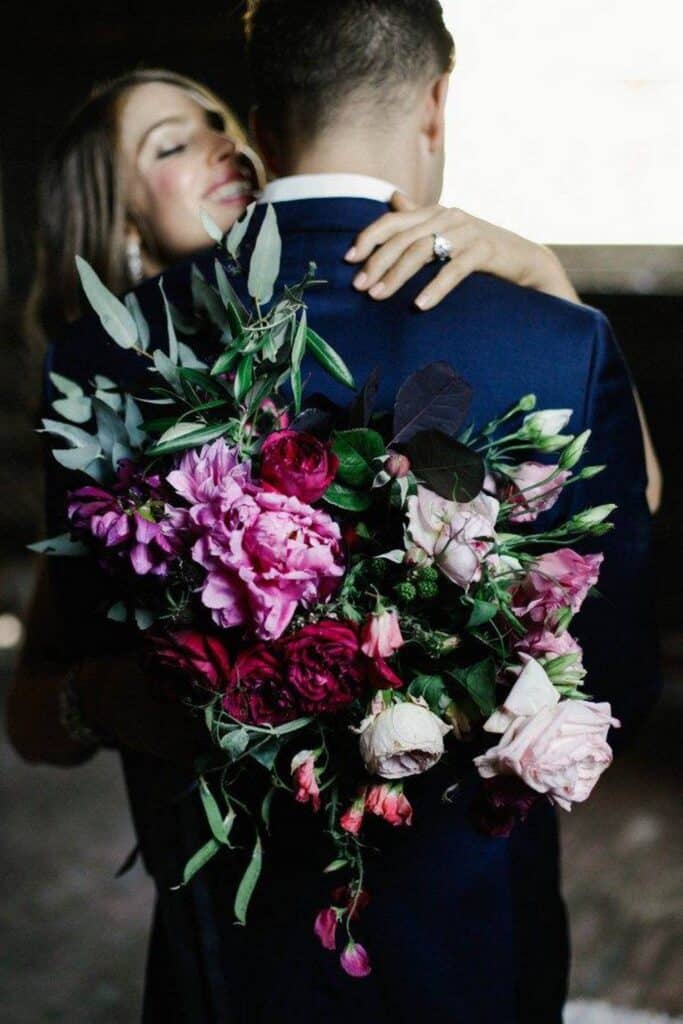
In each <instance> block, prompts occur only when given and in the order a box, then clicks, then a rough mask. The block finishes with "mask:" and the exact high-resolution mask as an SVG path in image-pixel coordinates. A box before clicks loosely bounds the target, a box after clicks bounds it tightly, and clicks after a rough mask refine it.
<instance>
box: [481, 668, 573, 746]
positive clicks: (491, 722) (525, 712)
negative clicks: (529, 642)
mask: <svg viewBox="0 0 683 1024" xmlns="http://www.w3.org/2000/svg"><path fill="white" fill-rule="evenodd" d="M520 658H521V659H522V662H523V665H522V667H521V670H520V671H519V676H518V678H517V682H516V683H515V685H514V686H513V687H512V689H511V690H510V692H509V693H508V695H507V697H506V698H505V700H504V701H503V703H502V704H501V705H500V707H498V708H496V710H495V711H494V712H493V714H492V715H491V716H490V717H489V718H488V719H487V720H486V722H485V723H484V730H485V732H501V733H502V732H505V731H506V729H507V728H508V727H509V726H510V725H511V724H512V722H514V721H515V720H516V719H517V718H519V717H520V716H523V717H525V718H532V717H533V716H534V715H536V714H538V712H539V711H541V710H543V708H550V707H553V705H555V704H557V702H558V701H559V699H560V694H559V692H558V691H557V690H556V689H555V687H554V686H553V684H552V683H551V681H550V679H549V678H548V673H547V672H546V670H545V669H544V668H543V666H542V665H541V664H539V662H537V661H535V660H534V659H533V658H530V657H529V656H528V655H526V654H521V655H520Z"/></svg>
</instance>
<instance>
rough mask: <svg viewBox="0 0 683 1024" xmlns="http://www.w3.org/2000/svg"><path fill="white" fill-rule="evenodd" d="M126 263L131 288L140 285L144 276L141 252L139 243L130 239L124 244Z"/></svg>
mask: <svg viewBox="0 0 683 1024" xmlns="http://www.w3.org/2000/svg"><path fill="white" fill-rule="evenodd" d="M126 263H127V265H128V276H129V278H130V281H131V284H132V285H133V287H135V285H138V284H140V282H141V281H142V279H143V277H144V276H145V274H144V271H143V269H142V250H141V249H140V243H139V242H138V241H137V240H135V239H131V240H130V241H129V242H127V243H126Z"/></svg>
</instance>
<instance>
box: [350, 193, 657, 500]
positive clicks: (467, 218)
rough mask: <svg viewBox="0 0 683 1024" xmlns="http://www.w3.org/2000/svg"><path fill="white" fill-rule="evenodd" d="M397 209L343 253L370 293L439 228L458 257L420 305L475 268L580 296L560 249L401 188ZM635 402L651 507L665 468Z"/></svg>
mask: <svg viewBox="0 0 683 1024" xmlns="http://www.w3.org/2000/svg"><path fill="white" fill-rule="evenodd" d="M391 203H392V206H393V208H394V212H393V213H386V214H384V216H382V217H379V218H378V219H377V220H376V221H374V222H373V223H372V224H370V225H369V226H368V227H367V228H365V230H364V231H362V232H361V233H360V234H359V235H358V237H357V239H356V241H355V242H354V245H353V247H352V249H350V250H349V252H348V253H347V254H346V258H347V260H348V261H349V262H351V263H364V265H363V267H362V268H361V270H359V272H358V274H357V275H356V277H355V279H354V285H355V287H356V288H358V289H359V290H360V291H366V292H368V293H369V294H370V295H371V296H372V298H373V299H378V300H382V299H388V298H389V297H390V296H391V295H393V294H394V293H395V292H397V291H398V289H399V288H401V287H402V286H403V285H404V284H405V283H406V281H409V280H410V278H411V277H413V276H414V275H415V274H417V273H418V271H419V270H421V269H422V267H424V266H425V265H426V264H427V263H431V262H432V260H433V253H432V244H433V235H434V233H437V234H440V235H443V236H444V237H445V238H447V239H448V241H449V242H450V243H451V245H452V246H453V256H452V258H451V259H450V260H449V261H448V262H447V263H444V265H443V267H442V268H441V270H440V271H439V272H438V274H436V275H435V276H434V278H433V279H432V281H430V283H429V284H428V285H427V286H426V287H425V288H423V289H422V291H421V292H420V293H419V295H417V297H416V299H415V304H416V305H417V306H418V307H419V308H420V309H422V310H428V309H431V308H432V307H433V306H436V305H438V304H439V302H441V301H442V299H444V298H445V297H446V295H448V294H449V293H450V292H451V291H453V289H454V288H456V287H457V285H459V284H460V282H461V281H463V280H464V279H465V278H466V277H467V276H468V275H469V274H471V273H473V271H475V270H481V271H484V272H486V273H489V274H495V275H496V276H497V277H501V278H503V279H504V280H507V281H512V282H513V283H514V284H519V285H522V286H524V287H526V288H534V289H535V290H536V291H540V292H545V293H546V294H547V295H554V296H556V297H557V298H560V299H567V300H568V301H569V302H577V303H578V302H581V299H580V298H579V296H578V295H577V293H576V290H575V289H574V286H573V285H572V283H571V281H570V280H569V278H568V276H567V274H566V272H565V270H564V268H563V266H562V264H561V263H560V261H559V259H558V258H557V256H556V255H555V253H554V252H553V251H552V250H551V249H549V248H547V246H545V245H538V244H537V243H536V242H531V241H529V239H527V238H522V237H521V235H516V234H514V232H512V231H506V230H505V229H504V228H500V227H498V226H497V225H495V224H489V223H488V221H485V220H480V219H479V218H478V217H473V216H471V215H470V214H468V213H465V212H464V211H463V210H458V209H447V208H446V207H443V206H429V207H418V206H416V205H415V203H413V202H412V200H410V199H408V198H407V196H405V195H403V193H402V192H395V193H394V195H393V196H392V200H391ZM635 397H636V404H637V407H638V415H639V416H640V424H641V428H642V432H643V445H644V448H645V460H646V464H647V475H648V487H647V499H648V504H649V506H650V511H651V512H653V513H654V512H656V511H657V510H658V509H659V506H660V504H661V499H662V473H661V468H660V465H659V460H658V459H657V454H656V452H655V449H654V445H653V443H652V437H651V435H650V429H649V427H648V424H647V420H646V418H645V412H644V410H643V406H642V403H641V401H640V397H639V395H638V393H637V392H636V396H635Z"/></svg>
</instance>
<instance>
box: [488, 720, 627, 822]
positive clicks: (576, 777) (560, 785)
mask: <svg viewBox="0 0 683 1024" xmlns="http://www.w3.org/2000/svg"><path fill="white" fill-rule="evenodd" d="M610 726H615V727H618V726H619V722H618V721H617V719H615V718H613V717H612V710H611V708H610V705H609V704H607V703H602V704H593V703H591V702H589V701H583V700H564V701H561V702H560V703H559V704H555V705H554V707H544V708H542V710H540V711H539V712H537V714H535V715H533V716H532V717H524V716H520V717H518V718H515V719H514V721H513V722H512V723H511V724H510V725H509V727H508V728H507V729H506V731H505V733H504V734H503V736H502V737H501V739H500V741H499V743H498V745H497V746H495V747H492V748H491V749H490V750H487V751H486V753H485V754H482V755H481V756H480V757H477V758H475V760H474V763H475V765H476V766H477V769H478V771H479V774H480V775H481V776H482V777H483V778H485V779H489V778H493V777H494V776H496V775H516V776H518V777H519V778H520V779H521V780H522V781H523V782H524V783H526V785H527V786H529V787H530V788H531V789H533V790H535V791H536V792H537V793H545V794H546V795H547V796H548V797H549V799H550V800H551V802H552V803H555V804H558V805H559V806H560V807H562V808H563V809H564V810H567V811H569V810H571V805H572V803H580V802H581V801H583V800H586V799H587V798H588V797H589V796H590V793H591V791H592V789H593V787H594V786H595V784H596V782H597V781H598V779H599V778H600V776H601V774H602V773H603V772H604V770H605V769H606V768H607V767H608V765H609V764H611V761H612V750H611V747H610V746H609V744H608V742H607V733H608V731H609V728H610Z"/></svg>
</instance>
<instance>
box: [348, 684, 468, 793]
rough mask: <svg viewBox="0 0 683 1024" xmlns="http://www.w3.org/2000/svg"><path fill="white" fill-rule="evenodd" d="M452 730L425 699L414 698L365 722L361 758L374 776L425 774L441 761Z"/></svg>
mask: <svg viewBox="0 0 683 1024" xmlns="http://www.w3.org/2000/svg"><path fill="white" fill-rule="evenodd" d="M450 730H451V726H450V725H446V723H445V722H443V721H442V720H441V719H440V718H438V717H437V716H436V715H435V714H433V713H432V712H431V711H430V710H429V706H428V705H427V702H426V701H425V700H424V698H423V697H410V698H409V699H408V700H407V701H402V702H401V703H399V704H392V705H391V707H388V708H385V709H384V710H383V711H380V712H379V713H378V714H371V715H370V716H368V718H365V719H364V720H363V722H362V723H361V725H360V728H359V730H358V732H360V752H361V756H362V758H363V761H364V762H365V766H366V768H367V770H368V771H369V772H370V774H372V775H379V776H380V777H381V778H383V779H401V778H404V777H406V776H408V775H421V774H422V773H423V772H426V771H428V770H429V769H430V768H432V767H433V766H434V765H435V764H436V763H437V761H438V760H439V759H440V757H441V755H442V754H443V752H444V744H443V738H444V736H445V735H446V733H448V732H450Z"/></svg>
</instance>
